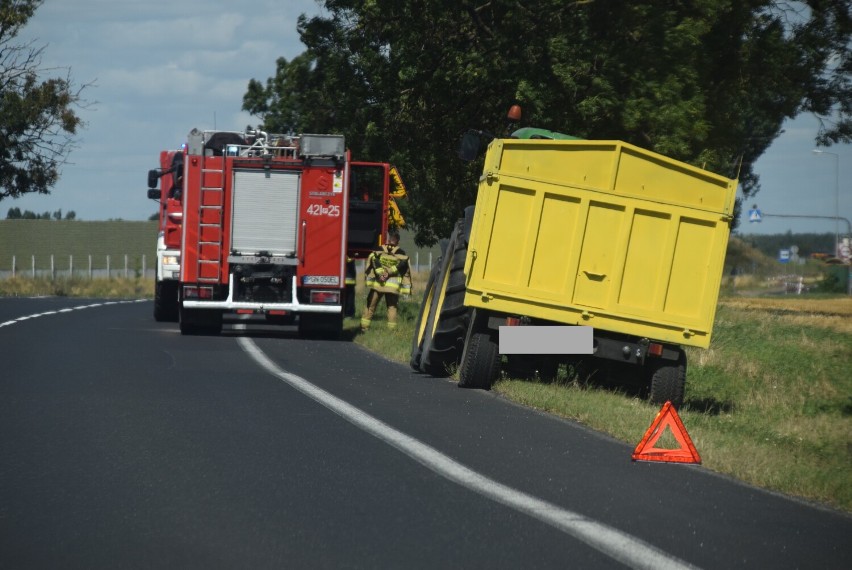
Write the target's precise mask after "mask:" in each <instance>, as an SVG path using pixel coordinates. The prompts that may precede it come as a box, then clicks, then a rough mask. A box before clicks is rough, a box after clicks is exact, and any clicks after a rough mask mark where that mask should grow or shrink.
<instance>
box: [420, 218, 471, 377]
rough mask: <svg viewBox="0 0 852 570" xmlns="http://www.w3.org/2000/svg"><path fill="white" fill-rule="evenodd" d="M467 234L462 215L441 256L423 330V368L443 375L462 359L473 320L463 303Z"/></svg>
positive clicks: (421, 363) (430, 372) (427, 372)
mask: <svg viewBox="0 0 852 570" xmlns="http://www.w3.org/2000/svg"><path fill="white" fill-rule="evenodd" d="M464 235H465V222H464V220H463V219H462V220H459V221H458V222H457V223H456V227H455V229H454V230H453V233H452V235H451V236H450V242H449V243H448V244H447V251H446V253H445V254H444V255H443V256H442V261H441V264H440V270H439V272H438V274H437V275H436V277H435V286H434V292H433V294H432V297H431V302H430V303H429V305H430V306H429V316H428V318H427V320H426V326H425V327H424V330H423V342H422V348H421V355H420V370H421V371H422V372H425V373H426V374H429V375H431V376H436V377H441V378H443V377H446V376H449V374H450V370H449V368H450V367H451V366H452V365H454V364H458V363H459V360H460V358H461V352H462V348H463V342H464V337H465V335H466V334H467V328H468V325H469V323H470V309H468V308H467V307H465V305H464V293H465V276H464V263H465V258H466V257H467V241H466V240H465V239H464Z"/></svg>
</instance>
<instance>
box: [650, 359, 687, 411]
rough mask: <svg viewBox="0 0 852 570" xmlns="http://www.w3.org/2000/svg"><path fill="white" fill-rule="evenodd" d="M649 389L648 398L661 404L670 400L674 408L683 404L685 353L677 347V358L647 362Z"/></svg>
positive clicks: (678, 407)
mask: <svg viewBox="0 0 852 570" xmlns="http://www.w3.org/2000/svg"><path fill="white" fill-rule="evenodd" d="M649 366H650V370H649V372H650V380H651V390H650V395H649V397H648V400H649V401H650V402H651V403H652V404H658V405H662V404H665V403H666V402H671V403H672V405H673V406H674V407H675V408H676V409H680V407H681V406H682V405H683V394H684V389H685V387H686V353H685V352H684V351H683V349H678V358H677V360H662V359H660V360H656V361H653V362H651V363H650V364H649Z"/></svg>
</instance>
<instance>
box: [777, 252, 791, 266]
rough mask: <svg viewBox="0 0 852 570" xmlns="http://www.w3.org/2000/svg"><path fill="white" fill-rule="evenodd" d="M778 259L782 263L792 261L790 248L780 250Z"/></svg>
mask: <svg viewBox="0 0 852 570" xmlns="http://www.w3.org/2000/svg"><path fill="white" fill-rule="evenodd" d="M778 261H780V262H781V263H789V262H790V250H789V249H782V250H779V251H778Z"/></svg>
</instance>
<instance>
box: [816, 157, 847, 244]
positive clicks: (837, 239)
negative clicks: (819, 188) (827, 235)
mask: <svg viewBox="0 0 852 570" xmlns="http://www.w3.org/2000/svg"><path fill="white" fill-rule="evenodd" d="M813 153H814V154H830V155H831V156H833V157H834V216H835V218H834V256H835V257H838V256H839V255H840V155H839V154H837V153H836V152H828V151H827V150H820V149H818V148H815V149H814V150H813Z"/></svg>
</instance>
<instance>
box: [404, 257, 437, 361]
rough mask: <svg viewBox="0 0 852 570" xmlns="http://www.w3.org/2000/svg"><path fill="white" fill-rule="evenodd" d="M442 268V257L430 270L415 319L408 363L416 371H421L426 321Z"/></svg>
mask: <svg viewBox="0 0 852 570" xmlns="http://www.w3.org/2000/svg"><path fill="white" fill-rule="evenodd" d="M440 268H441V258H438V261H437V262H436V263H435V265H434V266H433V267H432V270H431V271H429V279H428V280H427V281H426V287H425V288H424V293H423V301H422V302H421V303H420V311H419V313H418V314H417V320H416V321H414V336H413V337H412V339H411V358H410V359H409V361H408V365H409V366H411V369H412V370H414V371H415V372H420V357H421V355H422V354H423V337H424V335H425V333H426V322H427V321H428V320H429V309H430V308H431V307H432V301H433V300H434V298H435V278H436V277H437V275H438V271H439V270H440Z"/></svg>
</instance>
